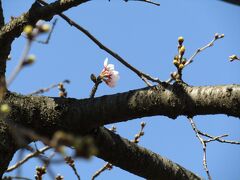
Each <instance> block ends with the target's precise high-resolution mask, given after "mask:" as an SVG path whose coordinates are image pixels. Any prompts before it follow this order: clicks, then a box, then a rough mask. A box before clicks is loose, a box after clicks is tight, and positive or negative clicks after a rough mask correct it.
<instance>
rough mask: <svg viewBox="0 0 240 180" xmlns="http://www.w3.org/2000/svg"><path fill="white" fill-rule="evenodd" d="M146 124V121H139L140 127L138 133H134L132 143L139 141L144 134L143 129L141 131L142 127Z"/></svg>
mask: <svg viewBox="0 0 240 180" xmlns="http://www.w3.org/2000/svg"><path fill="white" fill-rule="evenodd" d="M145 126H146V123H145V122H141V128H140V131H139V133H137V134H136V135H135V137H134V139H133V140H132V142H134V143H136V144H137V143H139V140H140V138H141V137H142V136H144V131H143V129H144V127H145Z"/></svg>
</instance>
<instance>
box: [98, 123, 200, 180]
mask: <svg viewBox="0 0 240 180" xmlns="http://www.w3.org/2000/svg"><path fill="white" fill-rule="evenodd" d="M94 139H95V142H96V144H97V147H98V150H99V155H98V157H99V158H102V159H104V160H105V161H108V162H111V163H112V164H114V165H115V166H118V167H120V168H122V169H124V170H126V171H128V172H131V173H133V174H136V175H138V176H141V177H143V178H146V179H151V180H154V179H167V180H186V179H191V180H194V179H196V180H197V179H199V180H200V179H201V178H200V177H198V176H197V175H195V174H194V173H192V172H190V171H188V170H186V169H185V168H183V167H182V166H180V165H178V164H176V163H173V162H172V161H170V160H168V159H166V158H164V157H161V156H160V155H158V154H155V153H153V152H151V151H149V150H147V149H145V148H143V147H140V146H138V145H136V144H135V143H133V142H131V141H129V140H127V139H124V138H121V137H120V136H119V135H117V134H114V133H113V132H111V131H109V130H108V129H106V128H102V127H101V128H99V129H98V131H97V132H96V133H95V135H94ZM126 159H127V160H126Z"/></svg>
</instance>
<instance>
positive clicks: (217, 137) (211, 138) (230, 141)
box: [198, 130, 240, 145]
mask: <svg viewBox="0 0 240 180" xmlns="http://www.w3.org/2000/svg"><path fill="white" fill-rule="evenodd" d="M198 133H199V134H201V135H202V136H206V137H208V138H210V140H211V141H218V142H221V143H229V144H236V145H239V144H240V142H239V141H232V140H225V139H221V138H222V137H227V136H228V134H224V135H220V136H215V137H214V136H211V135H209V134H207V133H203V132H201V131H199V130H198ZM210 140H207V141H210Z"/></svg>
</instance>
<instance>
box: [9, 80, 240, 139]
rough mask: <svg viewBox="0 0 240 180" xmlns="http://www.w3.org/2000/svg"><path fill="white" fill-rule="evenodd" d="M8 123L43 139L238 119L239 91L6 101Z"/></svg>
mask: <svg viewBox="0 0 240 180" xmlns="http://www.w3.org/2000/svg"><path fill="white" fill-rule="evenodd" d="M5 102H6V103H8V104H9V105H10V106H11V108H12V111H11V113H10V115H9V118H10V119H11V120H12V121H13V122H15V123H20V124H21V125H23V126H25V127H29V128H32V129H34V130H36V131H37V132H39V133H40V134H44V135H46V134H47V135H51V134H53V133H54V132H55V131H56V130H59V129H61V130H64V131H67V132H68V131H69V132H76V133H79V132H82V133H86V132H89V131H90V130H92V129H93V128H96V127H99V126H101V125H106V124H110V123H116V122H122V121H128V120H132V119H135V118H141V117H148V116H155V115H163V116H168V117H170V118H176V117H178V116H180V115H185V116H196V115H209V114H226V115H228V116H234V117H238V118H239V117H240V111H239V109H240V85H223V86H203V87H190V86H186V85H177V84H175V85H166V84H163V85H158V86H154V87H148V88H143V89H137V90H132V91H128V92H124V93H118V94H114V95H107V96H102V97H97V98H90V99H81V100H78V99H74V98H58V97H56V98H51V97H41V96H39V97H38V96H35V97H34V96H23V95H18V94H14V93H9V94H7V95H6V100H5Z"/></svg>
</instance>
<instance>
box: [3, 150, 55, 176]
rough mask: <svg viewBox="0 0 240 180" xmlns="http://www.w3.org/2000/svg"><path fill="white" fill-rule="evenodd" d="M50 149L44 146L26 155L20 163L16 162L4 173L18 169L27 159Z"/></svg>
mask: <svg viewBox="0 0 240 180" xmlns="http://www.w3.org/2000/svg"><path fill="white" fill-rule="evenodd" d="M50 148H51V147H49V146H45V147H43V148H42V149H40V150H38V151H35V152H34V153H31V154H28V155H27V156H26V157H25V158H23V159H22V160H21V161H19V162H17V163H16V164H14V165H12V166H11V167H9V168H8V169H7V170H6V172H10V171H13V170H14V169H17V168H18V167H20V166H21V165H22V164H24V163H25V162H27V161H28V160H29V159H31V158H32V157H36V156H38V155H40V154H42V153H44V152H45V151H47V150H49V149H50Z"/></svg>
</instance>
